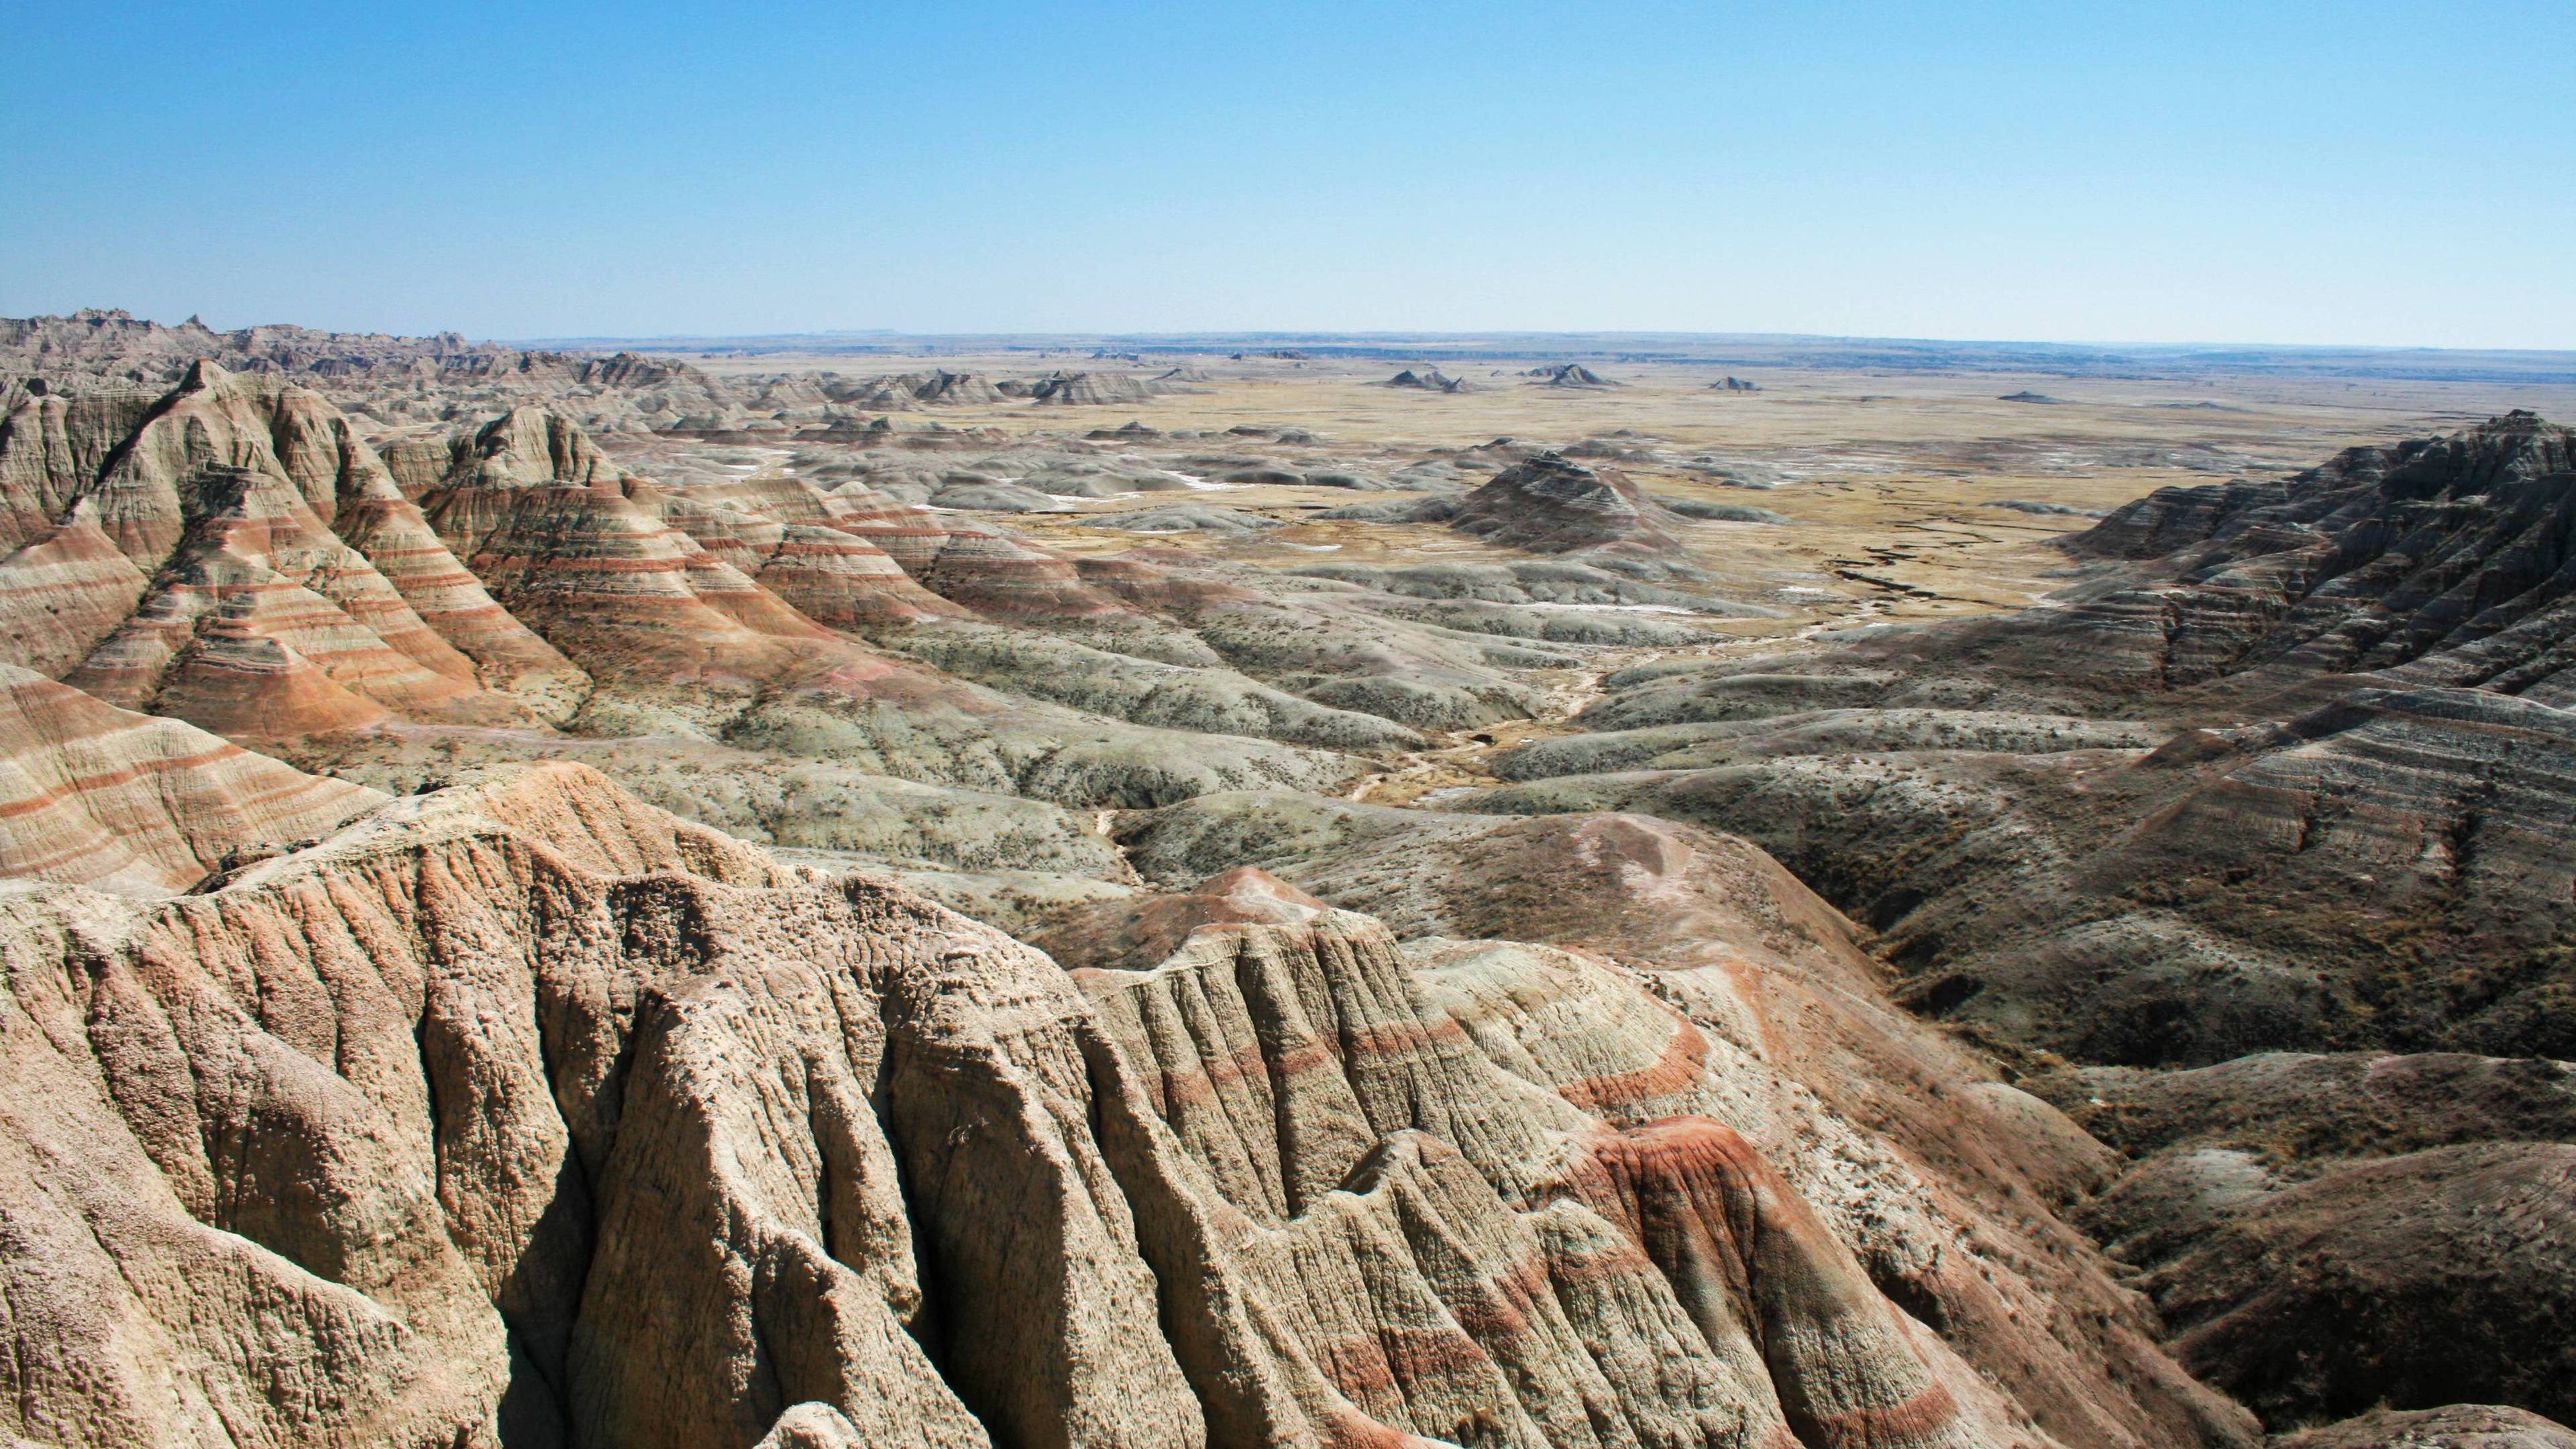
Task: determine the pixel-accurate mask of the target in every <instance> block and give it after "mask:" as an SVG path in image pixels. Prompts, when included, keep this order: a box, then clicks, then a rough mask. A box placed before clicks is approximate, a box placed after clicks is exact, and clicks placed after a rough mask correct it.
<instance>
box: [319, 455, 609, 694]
mask: <svg viewBox="0 0 2576 1449" xmlns="http://www.w3.org/2000/svg"><path fill="white" fill-rule="evenodd" d="M337 527H338V530H339V532H340V535H341V536H342V537H343V538H345V539H347V540H348V542H349V544H350V546H351V547H353V548H355V549H356V550H357V551H358V552H359V553H360V554H362V555H363V556H365V558H366V559H367V561H368V562H370V563H372V564H374V565H375V567H376V571H377V572H378V573H380V574H382V575H384V578H385V581H386V582H387V583H389V584H391V585H392V586H393V587H394V589H395V590H396V591H397V592H399V593H400V594H401V595H402V598H403V601H404V602H405V603H407V604H409V605H410V606H411V609H412V612H413V613H414V614H415V615H417V616H418V617H419V619H420V621H421V623H422V624H423V625H424V626H426V627H427V628H428V629H430V630H432V631H434V632H435V633H436V634H437V636H438V637H439V638H440V639H442V640H444V641H445V642H446V643H448V644H449V645H451V646H453V647H454V648H455V650H456V651H457V652H458V653H460V654H462V655H463V656H464V657H465V658H467V659H469V660H471V661H472V663H473V668H474V670H475V672H476V674H477V675H478V676H479V677H480V678H481V679H482V680H483V682H484V683H485V684H486V685H488V686H490V687H492V688H496V689H505V690H509V691H511V692H512V693H515V694H518V695H520V696H521V697H522V698H526V699H529V700H530V701H531V706H532V707H533V708H535V709H536V710H537V711H538V713H539V714H541V715H544V716H546V717H548V718H560V715H559V713H558V712H557V711H558V706H559V704H560V703H561V701H563V700H564V699H567V698H571V697H577V696H578V694H579V693H580V691H581V689H582V687H583V686H584V685H585V684H587V683H588V677H587V676H585V675H584V674H583V673H582V672H581V670H580V669H579V668H578V667H576V666H575V665H574V664H573V662H572V661H571V660H569V659H566V658H564V657H563V655H562V654H561V653H559V652H557V651H556V649H555V647H554V646H553V645H551V644H548V643H547V642H546V641H545V640H543V639H541V638H539V637H538V636H537V634H536V631H534V630H532V629H530V628H529V627H528V626H527V625H525V624H522V623H520V622H519V621H518V620H517V619H515V618H513V617H511V614H510V612H509V610H507V609H504V608H502V607H501V606H500V605H499V604H498V603H496V602H494V601H493V598H492V596H491V595H490V594H489V593H487V592H485V591H484V588H483V583H482V581H481V580H480V579H477V578H475V577H474V575H473V573H472V572H471V571H469V570H468V569H467V568H466V567H465V565H464V564H462V563H460V562H458V561H457V558H456V555H455V554H454V553H452V552H450V551H449V549H448V547H447V545H446V544H445V543H443V542H441V541H440V539H439V537H438V534H437V533H436V532H435V531H434V530H432V529H431V528H430V526H429V521H428V519H427V518H426V517H424V516H423V515H422V513H421V511H420V508H419V506H418V505H416V504H413V503H411V502H410V501H408V500H406V499H404V498H403V497H401V496H400V495H399V494H397V493H393V492H392V491H391V490H386V491H385V492H384V493H382V494H381V495H377V496H369V497H365V498H360V499H357V500H355V501H353V502H350V503H347V504H345V505H343V506H342V508H341V510H340V516H339V519H338V521H337Z"/></svg>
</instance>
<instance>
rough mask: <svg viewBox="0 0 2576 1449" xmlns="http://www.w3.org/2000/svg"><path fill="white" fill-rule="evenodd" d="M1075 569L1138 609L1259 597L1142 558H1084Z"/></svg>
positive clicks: (1188, 607)
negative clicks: (1157, 565)
mask: <svg viewBox="0 0 2576 1449" xmlns="http://www.w3.org/2000/svg"><path fill="white" fill-rule="evenodd" d="M1073 567H1074V573H1075V574H1076V575H1077V576H1078V577H1080V578H1081V580H1082V581H1083V582H1084V583H1086V584H1089V585H1091V586H1092V587H1094V588H1097V589H1100V590H1103V591H1104V592H1107V593H1111V594H1115V595H1117V596H1118V597H1119V598H1121V599H1124V600H1126V601H1127V602H1128V603H1130V604H1133V605H1135V606H1136V607H1138V608H1140V609H1171V610H1178V611H1181V612H1183V613H1187V612H1189V611H1191V610H1195V609H1201V608H1205V607H1207V606H1209V605H1211V604H1232V603H1241V602H1244V601H1246V600H1250V599H1254V598H1258V597H1259V596H1258V595H1256V594H1254V593H1253V592H1252V591H1251V590H1249V589H1244V588H1239V587H1237V586H1235V585H1233V584H1226V583H1218V582H1216V581H1215V580H1212V579H1184V578H1181V577H1179V576H1177V575H1175V574H1173V573H1171V572H1170V571H1169V570H1166V569H1161V568H1157V567H1155V566H1154V565H1153V564H1151V563H1148V562H1146V561H1145V560H1143V559H1135V558H1086V559H1076V560H1075V561H1074V566H1073Z"/></svg>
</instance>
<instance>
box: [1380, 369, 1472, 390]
mask: <svg viewBox="0 0 2576 1449" xmlns="http://www.w3.org/2000/svg"><path fill="white" fill-rule="evenodd" d="M1384 386H1387V387H1409V388H1413V389H1415V390H1417V391H1420V392H1465V391H1467V390H1468V389H1467V384H1466V382H1465V381H1464V380H1462V379H1460V378H1455V377H1451V376H1449V375H1447V374H1446V373H1443V372H1442V371H1441V370H1440V369H1439V368H1436V367H1426V368H1424V369H1423V370H1422V371H1420V372H1416V371H1414V370H1413V369H1412V368H1409V367H1408V368H1406V369H1405V370H1403V371H1402V372H1399V373H1397V374H1396V375H1395V376H1393V377H1390V378H1388V379H1387V380H1386V382H1385V383H1384Z"/></svg>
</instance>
